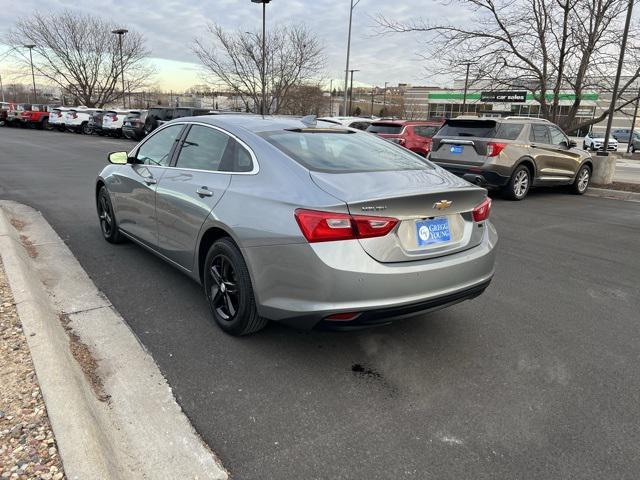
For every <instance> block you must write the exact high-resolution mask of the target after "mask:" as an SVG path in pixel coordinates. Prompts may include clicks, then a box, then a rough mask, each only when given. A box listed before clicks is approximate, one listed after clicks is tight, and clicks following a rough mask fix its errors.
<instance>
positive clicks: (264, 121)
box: [168, 114, 351, 133]
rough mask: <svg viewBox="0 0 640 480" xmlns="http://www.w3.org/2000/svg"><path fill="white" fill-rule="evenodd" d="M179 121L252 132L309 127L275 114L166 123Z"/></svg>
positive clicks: (320, 124) (320, 123) (324, 124)
mask: <svg viewBox="0 0 640 480" xmlns="http://www.w3.org/2000/svg"><path fill="white" fill-rule="evenodd" d="M180 122H200V123H206V124H209V125H213V126H217V127H223V128H224V127H225V126H229V127H233V128H243V129H245V130H248V131H250V132H253V133H260V132H271V131H274V130H292V129H304V128H309V124H308V123H304V122H303V121H302V118H296V117H289V116H277V115H268V116H265V117H262V115H251V114H249V115H201V116H197V117H182V118H177V119H175V120H173V121H171V122H168V123H180ZM317 126H318V127H320V128H322V127H326V128H331V129H332V130H335V129H336V128H344V129H345V130H351V129H348V128H347V127H343V126H342V125H336V124H335V123H329V122H323V121H321V120H318V122H317Z"/></svg>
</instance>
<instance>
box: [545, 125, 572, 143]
mask: <svg viewBox="0 0 640 480" xmlns="http://www.w3.org/2000/svg"><path fill="white" fill-rule="evenodd" d="M549 131H550V132H551V143H552V144H553V145H562V144H563V143H564V144H565V145H567V146H568V145H569V141H568V140H567V137H566V136H565V134H564V133H563V132H562V130H560V129H559V128H558V127H554V126H550V127H549Z"/></svg>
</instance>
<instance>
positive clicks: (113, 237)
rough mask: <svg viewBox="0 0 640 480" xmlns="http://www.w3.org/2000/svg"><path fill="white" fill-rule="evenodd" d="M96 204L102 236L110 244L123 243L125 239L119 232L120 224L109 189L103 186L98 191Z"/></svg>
mask: <svg viewBox="0 0 640 480" xmlns="http://www.w3.org/2000/svg"><path fill="white" fill-rule="evenodd" d="M96 203H97V205H96V206H97V209H98V220H99V222H100V231H101V232H102V236H103V237H104V239H105V240H106V241H107V242H109V243H122V242H123V241H124V237H123V235H122V234H121V233H120V230H118V222H117V221H116V215H115V212H114V210H113V204H112V203H111V197H110V196H109V192H108V190H107V187H105V186H104V185H102V186H101V187H100V190H99V191H98V196H97V198H96Z"/></svg>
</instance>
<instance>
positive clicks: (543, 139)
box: [531, 125, 551, 144]
mask: <svg viewBox="0 0 640 480" xmlns="http://www.w3.org/2000/svg"><path fill="white" fill-rule="evenodd" d="M531 140H533V141H534V142H540V143H546V144H550V143H551V138H550V136H549V129H548V128H547V126H546V125H531Z"/></svg>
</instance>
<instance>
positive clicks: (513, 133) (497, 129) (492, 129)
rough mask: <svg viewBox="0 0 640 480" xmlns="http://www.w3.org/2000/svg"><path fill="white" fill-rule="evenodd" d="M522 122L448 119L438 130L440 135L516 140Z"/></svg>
mask: <svg viewBox="0 0 640 480" xmlns="http://www.w3.org/2000/svg"><path fill="white" fill-rule="evenodd" d="M523 127H524V125H523V124H522V123H506V122H505V123H500V124H499V123H498V122H496V121H495V120H448V121H447V122H446V123H445V124H444V126H443V127H442V128H441V129H440V131H439V132H438V137H477V138H498V139H501V140H515V139H516V138H518V135H520V132H521V131H522V128H523Z"/></svg>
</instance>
